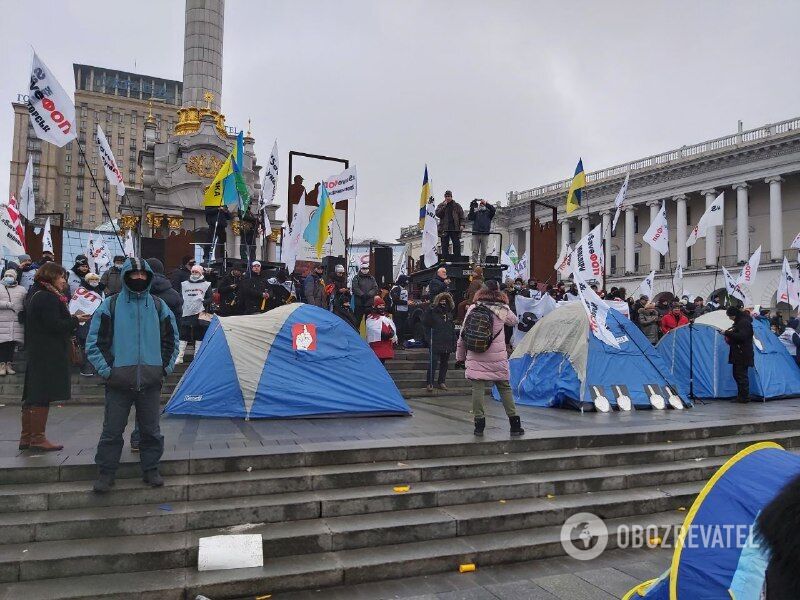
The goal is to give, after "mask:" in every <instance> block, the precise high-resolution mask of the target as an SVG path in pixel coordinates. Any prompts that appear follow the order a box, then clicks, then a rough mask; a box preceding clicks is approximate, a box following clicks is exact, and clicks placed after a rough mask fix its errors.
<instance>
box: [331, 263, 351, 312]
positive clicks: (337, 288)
mask: <svg viewBox="0 0 800 600" xmlns="http://www.w3.org/2000/svg"><path fill="white" fill-rule="evenodd" d="M328 285H329V287H330V288H331V290H332V291H333V293H332V294H331V295H330V298H329V299H328V302H329V303H330V305H331V307H332V308H335V307H336V298H337V296H341V295H346V296H347V297H348V300H349V297H350V290H349V289H348V287H347V274H346V273H345V272H344V265H336V267H335V268H334V270H333V273H332V274H331V276H330V282H329V284H328Z"/></svg>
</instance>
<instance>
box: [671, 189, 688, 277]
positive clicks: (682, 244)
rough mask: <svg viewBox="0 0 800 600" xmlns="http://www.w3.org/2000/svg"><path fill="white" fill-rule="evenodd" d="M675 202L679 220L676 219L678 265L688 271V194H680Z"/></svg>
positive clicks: (675, 198)
mask: <svg viewBox="0 0 800 600" xmlns="http://www.w3.org/2000/svg"><path fill="white" fill-rule="evenodd" d="M673 200H675V207H676V209H677V218H676V219H675V245H676V246H677V252H676V253H675V256H676V257H677V258H676V260H677V261H678V264H679V265H681V266H682V267H683V268H684V269H686V268H687V267H688V266H689V265H687V264H686V263H687V262H688V253H687V249H686V228H687V227H686V194H679V195H677V196H675V197H674V198H673Z"/></svg>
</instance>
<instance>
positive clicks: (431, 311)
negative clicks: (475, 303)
mask: <svg viewBox="0 0 800 600" xmlns="http://www.w3.org/2000/svg"><path fill="white" fill-rule="evenodd" d="M454 310H455V302H454V301H453V297H452V296H451V295H450V294H448V293H447V292H442V293H441V294H439V295H438V296H436V298H434V299H433V303H432V304H431V305H430V307H429V308H428V310H426V311H425V316H424V317H423V318H422V325H423V326H424V327H425V341H426V342H428V348H429V349H430V357H429V361H428V381H427V390H428V392H432V391H433V384H434V382H433V379H434V377H435V375H436V371H437V364H438V371H439V377H438V379H437V380H436V384H437V387H438V388H439V389H440V390H447V384H446V383H445V379H446V378H447V364H448V362H449V361H450V354H451V353H453V352H455V350H456V327H455V323H454V322H453V311H454Z"/></svg>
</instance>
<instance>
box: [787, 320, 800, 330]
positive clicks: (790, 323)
mask: <svg viewBox="0 0 800 600" xmlns="http://www.w3.org/2000/svg"><path fill="white" fill-rule="evenodd" d="M786 324H787V325H788V326H789V327H791V328H792V329H794V330H797V328H798V327H800V319H798V318H797V317H792V318H791V319H789V321H788V322H787V323H786Z"/></svg>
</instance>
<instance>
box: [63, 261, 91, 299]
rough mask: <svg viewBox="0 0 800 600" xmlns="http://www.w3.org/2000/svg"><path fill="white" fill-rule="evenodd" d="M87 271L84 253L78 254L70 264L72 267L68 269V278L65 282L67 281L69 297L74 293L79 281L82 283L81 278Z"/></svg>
mask: <svg viewBox="0 0 800 600" xmlns="http://www.w3.org/2000/svg"><path fill="white" fill-rule="evenodd" d="M88 273H89V259H88V258H86V256H85V255H83V254H79V255H78V256H76V257H75V264H74V265H72V268H71V269H70V270H69V279H68V280H67V283H69V297H72V295H73V294H74V293H75V290H77V289H78V288H79V287H80V286H81V283H83V278H84V277H86V275H87V274H88Z"/></svg>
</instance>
